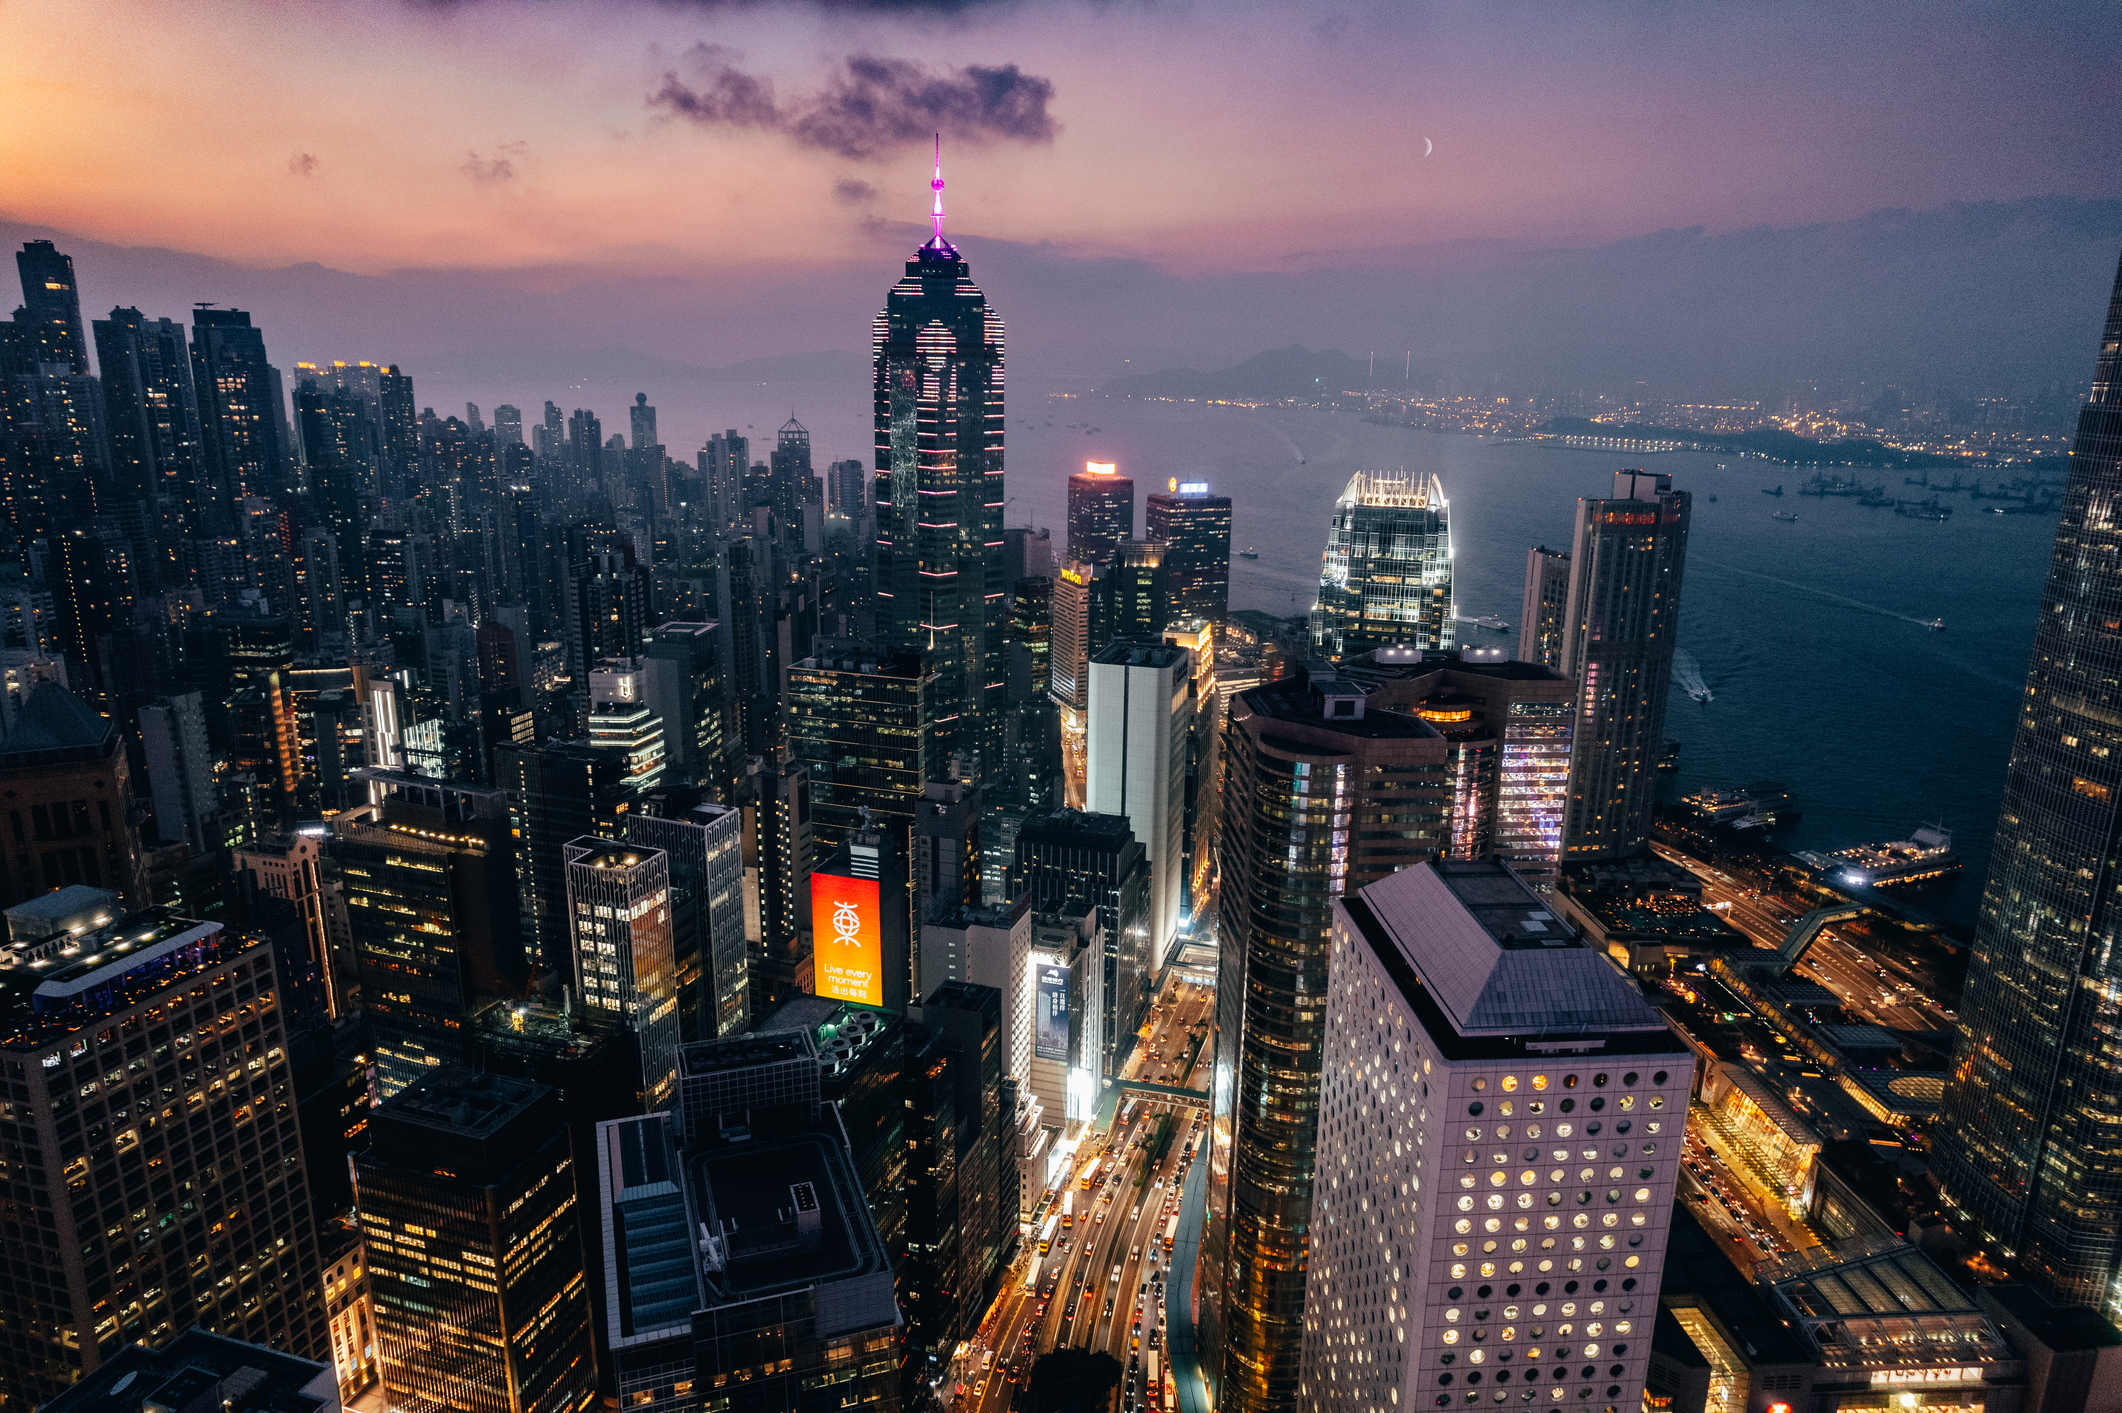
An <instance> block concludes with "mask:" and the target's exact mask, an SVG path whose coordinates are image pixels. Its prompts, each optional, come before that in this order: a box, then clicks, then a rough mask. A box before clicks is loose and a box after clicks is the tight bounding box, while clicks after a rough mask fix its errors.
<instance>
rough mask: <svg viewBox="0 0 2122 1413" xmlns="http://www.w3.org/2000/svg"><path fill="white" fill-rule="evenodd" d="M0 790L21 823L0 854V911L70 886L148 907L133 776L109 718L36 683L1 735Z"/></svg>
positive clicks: (63, 690)
mask: <svg viewBox="0 0 2122 1413" xmlns="http://www.w3.org/2000/svg"><path fill="white" fill-rule="evenodd" d="M0 789H5V790H6V791H7V794H8V805H9V808H10V809H11V810H13V811H14V812H15V813H16V814H17V815H18V817H20V818H21V819H22V821H23V822H24V825H25V828H24V829H23V830H22V831H21V832H19V833H17V832H14V831H10V834H9V838H8V840H7V844H6V847H5V848H4V849H0V906H6V905H9V904H13V903H19V902H21V901H22V900H23V899H25V898H34V897H36V896H37V895H38V894H40V893H47V892H50V891H51V890H52V889H54V888H62V887H65V886H66V885H67V884H70V883H86V884H89V885H90V886H92V887H96V888H108V889H110V890H111V891H112V892H114V893H118V894H121V895H122V896H123V897H124V898H125V901H126V903H127V904H128V905H131V906H135V907H144V906H145V905H146V904H147V901H148V897H147V875H146V872H145V871H144V870H143V869H142V868H141V865H140V841H139V838H138V836H136V835H135V834H134V832H133V821H132V809H133V787H132V770H131V767H130V766H128V765H127V764H126V754H125V742H124V740H123V738H122V737H121V736H120V735H119V732H118V728H117V726H116V725H114V724H113V723H112V722H111V721H110V720H109V718H107V717H104V716H101V715H98V714H97V712H96V711H95V710H94V709H93V708H91V707H90V706H89V705H88V703H86V702H84V701H82V700H81V698H79V697H77V696H75V695H74V694H73V693H72V692H69V691H67V690H66V688H64V687H62V686H60V685H59V684H58V683H56V682H39V683H38V684H37V685H36V686H34V687H32V688H31V689H30V692H29V695H28V696H27V697H25V698H24V699H23V702H22V706H21V708H20V709H19V710H18V711H17V712H16V713H15V719H14V722H13V723H12V724H11V725H10V726H9V727H8V729H7V732H6V734H5V735H0Z"/></svg>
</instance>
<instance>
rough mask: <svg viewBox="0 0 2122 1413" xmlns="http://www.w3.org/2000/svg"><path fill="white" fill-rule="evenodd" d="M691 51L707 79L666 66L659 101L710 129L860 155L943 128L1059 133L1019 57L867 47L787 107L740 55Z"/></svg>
mask: <svg viewBox="0 0 2122 1413" xmlns="http://www.w3.org/2000/svg"><path fill="white" fill-rule="evenodd" d="M687 57H688V59H689V60H690V61H692V62H693V64H694V66H695V68H696V69H697V70H699V72H700V77H699V78H698V80H697V81H695V82H690V83H689V82H687V81H686V80H684V79H681V78H680V77H679V76H678V74H677V72H676V71H675V70H669V71H666V72H665V73H664V75H663V84H662V86H661V87H660V88H658V89H657V90H656V91H655V92H654V93H651V94H650V95H649V96H648V106H649V107H650V108H652V109H657V110H660V111H662V112H664V113H668V114H670V115H671V116H674V117H680V118H684V119H685V120H687V121H688V122H692V123H697V124H699V125H700V126H702V127H743V128H757V129H764V130H771V131H776V132H784V133H786V134H787V135H788V136H789V138H790V139H791V140H793V141H794V142H795V143H797V144H798V145H799V146H802V147H808V148H812V149H814V150H816V151H820V152H830V153H832V154H834V155H835V156H839V157H845V158H848V159H850V160H852V161H858V162H859V161H866V160H868V159H870V158H874V157H880V156H882V155H884V154H885V153H887V152H890V151H893V150H894V149H897V148H902V147H910V146H914V145H917V144H919V143H921V142H924V141H926V140H927V139H928V137H929V135H930V134H931V133H933V132H935V131H936V130H937V129H939V128H940V129H942V130H944V131H945V132H948V133H949V134H950V135H951V136H952V137H954V138H956V139H958V140H960V141H968V142H976V143H977V142H1031V143H1042V142H1051V141H1053V139H1054V134H1055V132H1056V131H1058V127H1057V125H1056V124H1055V122H1054V119H1053V115H1052V113H1051V112H1049V111H1048V110H1049V106H1050V105H1051V104H1052V102H1053V97H1054V85H1053V82H1052V81H1051V80H1049V79H1044V78H1041V77H1039V76H1038V75H1036V74H1027V73H1025V72H1024V71H1023V70H1022V69H1020V68H1018V67H1017V66H1016V65H1015V64H1003V65H999V66H987V65H981V64H968V65H967V66H965V67H964V68H960V69H947V70H943V71H941V72H938V71H935V70H932V69H930V68H928V67H927V66H926V65H924V64H920V63H917V62H915V61H914V60H911V59H891V58H884V57H881V56H878V55H872V54H858V55H856V56H854V57H853V58H850V59H848V60H846V61H845V62H844V63H843V65H842V66H841V68H840V69H839V70H838V71H836V72H835V73H834V74H833V76H832V77H831V78H830V79H829V80H827V82H826V85H825V87H824V88H823V89H822V90H820V91H819V92H817V93H813V94H807V95H803V96H801V97H799V98H797V99H795V100H793V101H791V102H788V103H785V104H783V103H777V102H776V100H775V98H774V92H773V85H772V81H771V80H769V79H766V78H764V77H761V76H759V75H757V74H751V73H747V72H745V71H744V70H742V69H740V68H738V67H737V65H736V63H735V59H736V58H737V56H735V55H733V54H731V53H730V52H729V51H728V50H725V49H722V48H721V47H720V46H715V45H699V46H695V48H694V49H693V50H692V51H690V53H689V54H688V56H687ZM836 194H837V192H836ZM841 199H843V200H846V199H850V198H847V197H842V198H841Z"/></svg>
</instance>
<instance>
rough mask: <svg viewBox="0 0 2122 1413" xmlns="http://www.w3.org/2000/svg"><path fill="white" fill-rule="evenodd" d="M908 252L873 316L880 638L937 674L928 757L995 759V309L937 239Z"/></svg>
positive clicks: (1001, 578)
mask: <svg viewBox="0 0 2122 1413" xmlns="http://www.w3.org/2000/svg"><path fill="white" fill-rule="evenodd" d="M929 185H930V189H931V190H932V191H933V192H934V193H935V202H934V208H933V210H932V212H931V214H930V220H931V221H932V223H933V225H934V233H933V234H932V235H931V236H930V237H929V239H928V240H927V241H926V242H925V243H924V244H923V245H922V246H921V248H920V249H918V250H916V251H915V252H914V258H913V259H911V260H909V261H907V262H906V274H905V275H904V276H903V277H901V279H900V280H899V282H898V283H897V284H895V285H893V286H892V289H891V293H890V294H889V295H887V296H886V298H885V302H884V309H883V311H882V312H881V313H879V314H878V315H877V320H876V325H875V349H876V362H875V378H874V392H875V399H876V427H877V476H876V482H875V486H876V497H877V550H876V554H877V559H876V566H877V573H876V584H877V635H878V637H879V638H880V639H881V640H882V642H883V645H884V646H885V647H887V648H907V649H912V650H914V651H916V652H918V653H920V654H921V656H922V658H923V660H924V665H925V666H926V667H927V668H928V669H929V670H930V671H932V672H933V673H934V674H935V686H934V689H933V691H934V695H933V697H932V702H933V715H932V716H931V718H930V720H931V722H932V728H931V729H932V730H933V731H934V733H935V746H936V750H935V752H934V757H933V758H934V759H937V760H947V759H949V757H950V755H951V754H952V752H954V751H959V750H975V751H978V752H979V756H980V762H981V766H982V768H983V769H985V770H993V769H995V768H996V766H997V765H998V764H999V762H1000V760H1001V746H1002V734H1001V725H1002V703H1003V638H1004V629H1005V628H1006V626H1007V620H1008V591H1009V583H1008V580H1007V579H1006V578H1005V575H1004V570H1003V564H1002V499H1003V497H1002V319H1001V316H999V315H998V314H996V313H995V312H994V311H993V310H992V309H990V308H988V305H987V296H986V295H984V294H982V293H981V292H980V287H979V286H978V285H975V284H974V283H973V281H972V275H971V272H970V270H969V269H968V268H967V266H966V263H965V261H964V260H963V259H962V258H960V256H959V254H958V248H957V247H956V246H954V245H952V244H951V243H950V241H948V240H946V239H945V238H944V235H943V156H942V143H941V140H940V139H939V140H938V143H937V149H936V175H935V179H934V180H933V181H932V182H931V183H930V184H929Z"/></svg>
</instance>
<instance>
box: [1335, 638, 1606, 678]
mask: <svg viewBox="0 0 2122 1413" xmlns="http://www.w3.org/2000/svg"><path fill="white" fill-rule="evenodd" d="M1341 670H1342V671H1343V672H1344V673H1346V674H1347V675H1348V676H1350V677H1354V678H1356V679H1357V680H1359V681H1371V680H1386V679H1390V680H1395V681H1397V680H1400V679H1403V678H1409V677H1427V676H1429V675H1431V674H1432V673H1438V672H1471V673H1475V674H1477V675H1479V676H1482V677H1496V678H1501V679H1503V680H1505V681H1511V682H1561V681H1564V680H1566V679H1564V678H1563V676H1562V674H1561V673H1559V672H1557V671H1555V670H1554V669H1553V668H1551V667H1543V666H1542V665H1541V664H1539V663H1537V662H1518V661H1515V660H1513V659H1511V658H1507V657H1501V658H1492V657H1468V656H1466V655H1465V651H1464V650H1463V649H1460V648H1448V649H1424V648H1417V647H1412V646H1404V645H1403V646H1396V647H1385V648H1377V649H1374V650H1372V651H1370V652H1367V653H1363V654H1361V655H1360V656H1357V657H1352V658H1349V659H1348V660H1347V661H1345V662H1343V663H1342V664H1341Z"/></svg>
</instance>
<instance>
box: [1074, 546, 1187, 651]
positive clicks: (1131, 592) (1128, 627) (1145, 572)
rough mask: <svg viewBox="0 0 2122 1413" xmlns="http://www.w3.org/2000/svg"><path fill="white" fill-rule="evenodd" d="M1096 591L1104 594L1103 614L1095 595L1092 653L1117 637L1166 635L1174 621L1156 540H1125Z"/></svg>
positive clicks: (1151, 637) (1102, 573) (1153, 638)
mask: <svg viewBox="0 0 2122 1413" xmlns="http://www.w3.org/2000/svg"><path fill="white" fill-rule="evenodd" d="M1096 587H1097V589H1099V590H1101V591H1102V594H1103V598H1104V604H1103V608H1104V612H1103V613H1102V614H1101V613H1100V612H1099V603H1098V598H1097V597H1096V596H1094V597H1093V599H1092V608H1091V623H1092V628H1091V650H1092V652H1093V654H1095V653H1096V652H1097V651H1098V650H1099V649H1101V648H1103V647H1104V646H1105V645H1106V644H1108V643H1110V642H1112V641H1113V639H1115V638H1146V639H1148V640H1149V641H1151V642H1155V641H1156V640H1157V639H1159V638H1161V637H1163V636H1164V630H1165V628H1166V626H1167V625H1169V624H1170V623H1171V621H1172V611H1171V593H1170V590H1169V588H1168V586H1167V584H1166V580H1165V573H1164V545H1163V544H1162V543H1160V542H1159V541H1156V540H1122V541H1121V542H1120V544H1119V546H1118V547H1117V548H1116V549H1115V550H1114V551H1113V559H1112V564H1111V566H1110V567H1109V569H1105V570H1101V571H1100V573H1099V575H1098V579H1097V583H1096Z"/></svg>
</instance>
